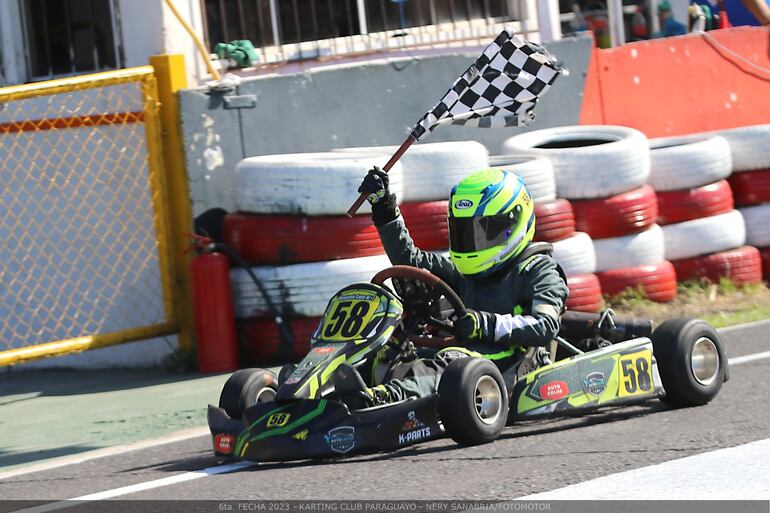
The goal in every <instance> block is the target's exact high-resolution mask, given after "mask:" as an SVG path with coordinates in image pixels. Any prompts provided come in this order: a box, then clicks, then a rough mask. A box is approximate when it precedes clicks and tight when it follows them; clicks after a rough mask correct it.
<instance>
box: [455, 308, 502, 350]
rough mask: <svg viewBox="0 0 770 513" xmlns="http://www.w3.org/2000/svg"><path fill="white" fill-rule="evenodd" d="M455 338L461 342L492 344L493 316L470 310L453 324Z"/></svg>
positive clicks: (493, 338)
mask: <svg viewBox="0 0 770 513" xmlns="http://www.w3.org/2000/svg"><path fill="white" fill-rule="evenodd" d="M454 327H455V329H454V331H455V337H456V338H457V339H458V340H460V341H461V342H494V341H495V315H494V314H491V313H488V312H477V311H476V310H471V309H470V308H468V309H466V310H465V315H463V316H462V317H460V318H459V319H457V320H455V322H454Z"/></svg>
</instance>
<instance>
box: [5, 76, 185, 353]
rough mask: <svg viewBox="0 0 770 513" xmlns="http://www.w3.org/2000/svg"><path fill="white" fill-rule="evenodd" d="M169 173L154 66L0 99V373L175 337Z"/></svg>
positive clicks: (31, 87) (9, 92)
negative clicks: (34, 361) (39, 359)
mask: <svg viewBox="0 0 770 513" xmlns="http://www.w3.org/2000/svg"><path fill="white" fill-rule="evenodd" d="M161 166H162V157H161V146H160V129H159V121H158V100H157V90H156V81H155V76H154V75H153V69H152V68H151V67H149V66H146V67H141V68H134V69H130V70H120V71H116V72H108V73H100V74H96V75H89V76H84V77H74V78H69V79H63V80H56V81H51V82H43V83H40V84H28V85H24V86H17V87H9V88H4V89H0V241H2V243H0V365H2V364H4V363H5V364H8V363H15V362H16V361H20V360H23V359H26V357H25V356H24V352H25V351H26V352H31V351H30V350H31V349H35V351H36V352H37V353H40V352H41V351H40V348H41V347H45V348H47V349H45V350H44V351H42V352H43V353H45V354H43V355H46V354H58V353H62V352H67V351H72V350H80V349H85V348H92V347H96V346H102V345H108V344H114V343H118V342H122V341H128V340H136V339H141V338H148V337H152V336H159V335H163V334H168V333H171V332H173V331H174V330H175V320H174V310H173V308H172V306H173V305H172V303H171V280H172V277H171V276H172V274H171V267H170V266H171V260H170V253H169V241H168V232H169V229H168V219H167V216H166V211H165V209H166V206H165V205H166V202H165V198H164V196H165V194H164V192H163V191H164V187H163V175H162V173H161ZM20 355H21V356H20ZM38 356H39V355H38Z"/></svg>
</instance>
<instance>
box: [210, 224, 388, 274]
mask: <svg viewBox="0 0 770 513" xmlns="http://www.w3.org/2000/svg"><path fill="white" fill-rule="evenodd" d="M222 236H223V239H224V242H225V244H228V245H230V246H232V247H233V249H235V251H236V252H237V253H238V254H239V255H240V256H241V257H242V258H243V260H244V261H245V262H246V263H247V264H249V265H287V264H298V263H303V262H322V261H326V260H338V259H341V258H358V257H367V256H374V255H382V254H384V253H385V250H384V249H383V248H382V244H381V243H380V235H379V234H378V233H377V228H375V226H374V225H373V224H372V220H371V218H370V217H369V216H353V217H352V218H349V217H347V216H325V217H306V216H295V215H259V214H247V213H241V212H235V213H231V214H227V216H225V219H224V223H223V225H222Z"/></svg>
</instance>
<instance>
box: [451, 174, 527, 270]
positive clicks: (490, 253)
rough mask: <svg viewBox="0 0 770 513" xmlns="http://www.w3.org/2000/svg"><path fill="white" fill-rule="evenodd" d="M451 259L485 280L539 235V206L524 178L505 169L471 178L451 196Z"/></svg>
mask: <svg viewBox="0 0 770 513" xmlns="http://www.w3.org/2000/svg"><path fill="white" fill-rule="evenodd" d="M448 217H449V257H450V259H451V260H452V263H454V265H455V267H456V268H457V270H458V271H459V272H460V273H462V274H463V275H464V276H468V277H470V278H482V277H485V276H489V275H490V274H493V273H494V272H495V271H497V270H499V269H501V268H502V267H505V266H506V264H508V262H510V261H511V260H513V259H514V258H516V257H517V256H518V255H519V254H521V252H522V251H524V248H526V247H527V245H528V244H529V243H530V242H531V241H532V239H533V237H534V236H535V205H534V202H533V201H532V196H531V195H530V194H529V190H528V189H527V186H526V184H525V183H524V180H522V179H521V178H520V177H519V176H518V175H516V174H514V173H511V172H510V171H505V170H503V169H495V168H492V169H483V170H481V171H477V172H475V173H473V174H471V175H469V176H467V177H466V178H465V179H464V180H463V181H461V182H460V183H458V184H457V185H455V186H454V187H453V188H452V193H451V194H450V196H449V213H448Z"/></svg>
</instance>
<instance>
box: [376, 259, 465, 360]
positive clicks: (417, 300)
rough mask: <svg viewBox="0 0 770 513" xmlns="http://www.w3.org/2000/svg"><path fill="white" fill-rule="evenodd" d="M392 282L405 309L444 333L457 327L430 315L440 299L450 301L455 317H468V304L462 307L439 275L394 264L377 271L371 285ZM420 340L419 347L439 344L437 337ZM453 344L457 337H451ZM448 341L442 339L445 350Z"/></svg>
mask: <svg viewBox="0 0 770 513" xmlns="http://www.w3.org/2000/svg"><path fill="white" fill-rule="evenodd" d="M388 279H392V280H393V286H394V288H395V289H396V293H397V294H398V295H399V296H400V297H401V299H402V301H404V303H405V305H404V306H405V307H410V308H409V309H410V310H413V311H415V313H418V314H419V315H420V316H421V317H423V319H424V320H425V322H427V323H428V324H430V325H432V326H436V327H437V328H440V329H442V330H444V331H448V332H450V333H452V332H454V326H453V325H452V323H451V322H447V321H443V320H440V319H436V318H435V317H434V316H433V315H431V314H430V306H431V305H433V304H434V303H437V302H438V299H439V298H440V297H441V296H444V297H445V298H446V299H447V301H449V304H450V306H451V307H452V309H453V310H454V314H455V316H456V318H458V319H459V318H460V317H462V316H464V315H465V313H466V311H465V305H464V304H463V302H462V300H461V299H460V297H459V296H458V295H457V293H456V292H455V291H454V290H452V288H451V287H450V286H449V285H447V284H446V283H445V282H444V281H442V280H441V278H439V277H438V276H436V275H434V274H431V273H430V272H429V271H426V270H425V269H419V268H417V267H412V266H408V265H395V266H393V267H389V268H387V269H383V270H382V271H380V272H378V273H377V274H376V275H375V276H374V278H372V281H371V282H372V283H374V284H375V285H380V286H382V285H383V283H385V280H388ZM416 338H417V339H418V340H416V341H415V342H416V343H417V344H418V345H430V346H435V345H437V344H436V342H437V340H429V339H435V338H436V337H416ZM451 341H454V338H451ZM445 342H449V339H443V338H442V342H441V343H440V344H439V345H441V346H442V347H443V346H445V345H446V343H445Z"/></svg>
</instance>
